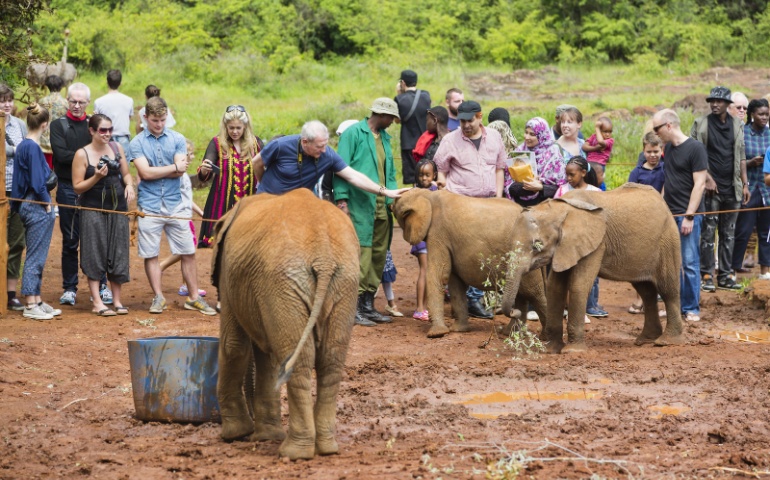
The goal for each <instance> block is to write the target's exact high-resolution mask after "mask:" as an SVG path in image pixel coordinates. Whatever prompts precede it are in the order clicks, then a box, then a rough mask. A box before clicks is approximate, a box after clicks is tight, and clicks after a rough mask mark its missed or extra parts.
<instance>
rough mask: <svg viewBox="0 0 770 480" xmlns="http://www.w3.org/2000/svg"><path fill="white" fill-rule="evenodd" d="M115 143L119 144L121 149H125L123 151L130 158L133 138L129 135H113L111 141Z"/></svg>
mask: <svg viewBox="0 0 770 480" xmlns="http://www.w3.org/2000/svg"><path fill="white" fill-rule="evenodd" d="M110 140H112V141H113V142H118V143H119V144H120V146H121V147H123V151H124V152H125V153H126V156H128V145H129V142H130V141H131V137H130V136H128V135H113V136H112V138H111V139H110Z"/></svg>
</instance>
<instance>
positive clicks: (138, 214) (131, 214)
mask: <svg viewBox="0 0 770 480" xmlns="http://www.w3.org/2000/svg"><path fill="white" fill-rule="evenodd" d="M8 200H11V201H14V202H24V203H32V204H35V205H46V206H48V205H52V206H56V207H60V208H72V209H74V210H87V211H89V212H102V213H114V214H118V215H125V216H127V217H133V218H136V217H141V218H145V217H148V218H165V219H168V220H199V221H201V222H214V223H216V222H218V221H219V220H213V219H211V218H194V217H175V216H172V215H158V214H155V213H146V212H140V211H139V210H131V211H129V212H119V211H117V210H105V209H103V208H93V207H83V206H81V205H61V204H58V203H53V202H52V203H46V202H41V201H39V200H27V199H25V198H12V197H6V199H5V202H8ZM2 204H3V200H2V199H0V205H2ZM760 210H770V206H768V207H753V208H738V209H733V210H716V211H713V212H697V213H693V214H692V215H718V214H721V213H736V212H738V213H740V212H756V211H760ZM674 216H675V217H684V216H685V214H684V213H677V214H674Z"/></svg>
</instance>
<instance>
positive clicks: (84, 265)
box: [72, 113, 135, 317]
mask: <svg viewBox="0 0 770 480" xmlns="http://www.w3.org/2000/svg"><path fill="white" fill-rule="evenodd" d="M88 130H89V132H90V133H91V143H89V144H88V145H86V146H85V147H83V148H81V149H80V150H78V151H77V153H75V158H74V159H73V160H72V187H73V189H74V190H75V193H77V194H78V195H79V196H80V197H79V199H78V205H80V206H83V207H90V208H98V209H102V210H108V211H112V212H126V211H128V204H129V203H131V202H132V201H133V200H134V197H135V193H134V180H133V178H132V177H131V174H130V173H129V172H128V162H127V161H126V157H125V153H124V152H123V147H121V146H120V145H119V144H118V143H117V142H112V141H110V138H111V137H112V120H110V119H109V117H107V116H106V115H102V114H98V113H97V114H95V115H93V116H91V118H90V119H89V120H88ZM128 253H129V230H128V217H127V216H125V215H122V214H118V213H110V212H95V211H91V210H81V212H80V268H81V269H82V270H83V273H85V275H86V277H88V288H89V290H90V291H91V298H92V301H93V305H94V308H93V313H95V314H97V315H99V316H102V317H110V316H114V315H125V314H127V313H128V308H126V307H124V306H123V302H122V301H121V297H120V286H121V285H122V284H124V283H126V282H128V281H129V280H130V277H129V274H128ZM105 273H106V274H107V279H108V280H109V281H110V286H111V288H112V297H113V307H114V310H113V309H110V308H107V307H106V306H105V305H104V303H103V302H102V299H101V297H100V296H99V279H100V278H102V276H103V275H104V274H105Z"/></svg>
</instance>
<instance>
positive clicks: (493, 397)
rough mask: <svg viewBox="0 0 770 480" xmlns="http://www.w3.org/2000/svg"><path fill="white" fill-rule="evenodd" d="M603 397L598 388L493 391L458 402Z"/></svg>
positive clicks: (472, 403)
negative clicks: (547, 390)
mask: <svg viewBox="0 0 770 480" xmlns="http://www.w3.org/2000/svg"><path fill="white" fill-rule="evenodd" d="M600 398H602V394H601V392H597V391H596V390H574V391H571V392H561V393H556V392H537V391H529V390H527V391H521V392H507V393H506V392H493V393H479V394H473V395H466V397H465V400H462V401H460V402H458V403H460V404H461V405H486V404H490V403H509V402H515V401H517V400H537V401H540V402H542V401H562V400H598V399H600Z"/></svg>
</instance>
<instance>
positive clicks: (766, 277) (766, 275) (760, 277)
mask: <svg viewBox="0 0 770 480" xmlns="http://www.w3.org/2000/svg"><path fill="white" fill-rule="evenodd" d="M757 280H770V272H767V273H762V274H760V275H757Z"/></svg>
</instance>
